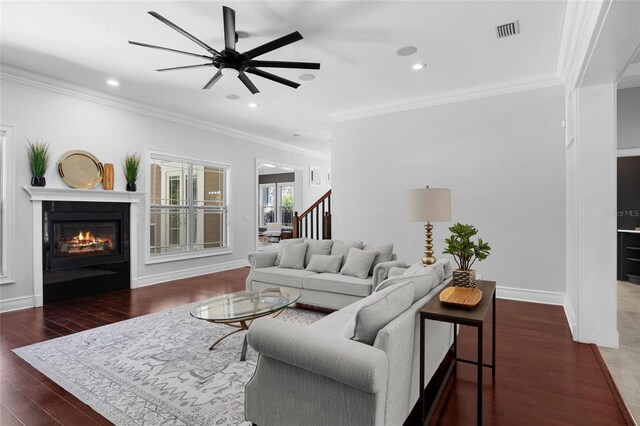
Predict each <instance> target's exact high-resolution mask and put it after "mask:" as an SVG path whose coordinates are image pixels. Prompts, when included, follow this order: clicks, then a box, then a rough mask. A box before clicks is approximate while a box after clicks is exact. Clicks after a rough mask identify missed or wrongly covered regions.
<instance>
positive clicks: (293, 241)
mask: <svg viewBox="0 0 640 426" xmlns="http://www.w3.org/2000/svg"><path fill="white" fill-rule="evenodd" d="M302 243H304V238H293V239H289V240H280V242H279V243H278V256H276V263H275V265H276V266H278V265H280V259H281V258H282V249H283V248H285V247H286V246H288V245H289V244H302Z"/></svg>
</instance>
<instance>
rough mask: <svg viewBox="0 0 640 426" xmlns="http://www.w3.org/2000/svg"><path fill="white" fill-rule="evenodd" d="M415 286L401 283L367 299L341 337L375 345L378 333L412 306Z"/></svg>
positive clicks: (360, 305) (359, 305)
mask: <svg viewBox="0 0 640 426" xmlns="http://www.w3.org/2000/svg"><path fill="white" fill-rule="evenodd" d="M413 293H414V289H413V284H412V283H411V282H406V283H400V284H396V285H393V286H391V287H388V288H385V289H384V290H382V291H379V292H377V293H373V294H372V295H370V296H367V297H365V298H364V299H362V301H361V302H360V303H359V304H358V307H357V309H356V312H355V313H354V314H353V316H352V317H351V319H350V320H349V322H348V323H347V324H346V326H345V328H344V329H343V330H342V333H341V336H342V337H346V338H348V339H351V340H355V341H357V342H362V343H366V344H367V345H373V343H374V342H375V340H376V336H377V335H378V331H380V330H381V329H382V328H384V327H385V326H386V325H387V324H389V323H390V322H391V321H392V320H393V319H394V318H395V317H397V316H398V315H400V314H401V313H402V312H404V311H405V310H406V309H407V308H408V307H409V306H411V304H412V300H413Z"/></svg>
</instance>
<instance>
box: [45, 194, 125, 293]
mask: <svg viewBox="0 0 640 426" xmlns="http://www.w3.org/2000/svg"><path fill="white" fill-rule="evenodd" d="M42 219H43V244H42V247H43V259H42V260H43V262H42V264H43V296H44V303H45V304H46V303H51V302H57V301H61V300H67V299H73V298H77V297H83V296H89V295H93V294H99V293H104V292H109V291H115V290H121V289H126V288H129V287H130V272H129V205H128V204H127V203H102V202H101V203H93V202H71V201H45V202H43V204H42Z"/></svg>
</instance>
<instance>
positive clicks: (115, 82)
mask: <svg viewBox="0 0 640 426" xmlns="http://www.w3.org/2000/svg"><path fill="white" fill-rule="evenodd" d="M107 84H108V85H109V86H113V87H115V86H120V83H118V80H115V79H113V78H110V79H109V80H107Z"/></svg>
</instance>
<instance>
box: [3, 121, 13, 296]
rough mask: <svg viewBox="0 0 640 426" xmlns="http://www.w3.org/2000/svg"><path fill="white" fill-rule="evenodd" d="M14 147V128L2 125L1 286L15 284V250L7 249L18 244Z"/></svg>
mask: <svg viewBox="0 0 640 426" xmlns="http://www.w3.org/2000/svg"><path fill="white" fill-rule="evenodd" d="M14 146H15V144H14V130H13V127H11V126H5V125H0V150H2V155H1V158H0V161H2V163H1V164H0V166H1V167H0V173H1V174H2V176H1V177H0V209H1V210H2V212H1V214H0V222H1V223H0V227H1V228H2V229H1V230H0V245H2V247H1V248H0V285H3V284H12V283H15V250H8V249H7V248H8V247H15V242H16V234H15V232H16V230H15V228H16V226H15V223H16V216H15V205H16V202H15V188H16V182H15V176H16V175H15V152H14ZM11 225H12V226H11Z"/></svg>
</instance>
